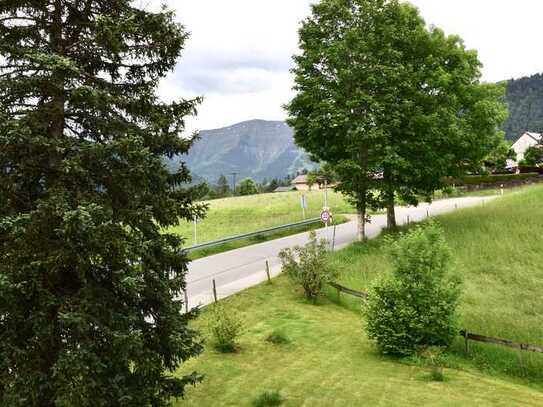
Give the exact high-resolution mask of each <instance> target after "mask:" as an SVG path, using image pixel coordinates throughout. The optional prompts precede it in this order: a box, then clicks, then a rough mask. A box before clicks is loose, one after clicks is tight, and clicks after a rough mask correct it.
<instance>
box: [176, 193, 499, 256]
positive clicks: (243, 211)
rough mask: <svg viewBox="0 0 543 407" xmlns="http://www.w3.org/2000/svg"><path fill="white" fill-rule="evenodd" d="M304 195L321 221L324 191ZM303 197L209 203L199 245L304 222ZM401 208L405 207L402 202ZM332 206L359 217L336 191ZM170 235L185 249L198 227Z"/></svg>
mask: <svg viewBox="0 0 543 407" xmlns="http://www.w3.org/2000/svg"><path fill="white" fill-rule="evenodd" d="M499 192H500V191H499V190H483V191H475V192H469V193H463V192H461V191H459V190H457V191H455V192H454V194H452V195H444V194H442V193H441V192H440V191H438V192H436V194H435V198H436V199H441V198H447V197H452V196H464V195H478V196H481V195H494V194H498V193H499ZM506 193H509V191H508V190H506ZM303 194H304V195H306V199H307V204H308V208H307V210H306V219H310V218H316V217H318V216H319V215H320V212H321V209H322V207H323V204H324V191H312V192H303ZM301 195H302V192H299V191H293V192H282V193H275V194H260V195H251V196H242V197H232V198H224V199H217V200H213V201H209V202H208V203H209V211H208V213H207V215H206V217H205V219H203V220H201V221H200V222H199V223H198V224H197V226H196V241H197V242H199V243H202V242H209V241H212V240H217V239H221V238H225V237H229V236H235V235H239V234H243V233H249V232H255V231H258V230H262V229H267V228H270V227H274V226H279V225H285V224H288V223H293V222H297V221H301V220H303V216H302V209H301V208H300V196H301ZM398 204H401V202H399V203H398ZM328 206H329V207H330V209H331V211H332V213H333V214H334V215H335V216H336V217H338V216H339V215H341V214H354V213H356V211H355V209H354V208H353V206H352V205H350V204H349V203H348V202H347V200H346V199H345V197H344V196H343V195H342V194H341V193H338V192H334V191H333V190H332V189H330V190H329V191H328ZM336 222H340V221H339V219H336ZM310 229H311V228H307V229H305V231H306V230H310ZM169 231H170V232H173V233H177V234H179V235H180V236H182V237H184V238H185V246H191V245H193V244H195V241H194V224H193V223H192V222H185V221H184V222H181V224H179V225H178V226H176V227H173V228H171V229H169ZM303 231H304V230H303V229H298V230H296V229H294V230H292V231H290V232H282V234H280V235H277V237H284V236H287V235H290V234H294V233H300V232H303ZM262 239H263V240H262ZM266 240H269V238H262V237H257V238H255V239H253V240H248V241H246V242H242V243H239V244H237V243H233V244H228V245H225V246H224V248H223V249H211V250H209V251H205V252H200V253H199V254H196V255H195V256H194V257H192V258H193V259H195V258H199V257H204V256H207V255H210V254H216V253H219V252H222V251H225V250H232V249H237V248H239V247H243V246H247V245H248V244H254V243H261V242H263V241H266Z"/></svg>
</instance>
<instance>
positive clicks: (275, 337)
mask: <svg viewBox="0 0 543 407" xmlns="http://www.w3.org/2000/svg"><path fill="white" fill-rule="evenodd" d="M266 341H267V342H270V343H273V344H275V345H286V344H288V343H290V338H289V337H288V336H287V335H286V334H285V333H284V332H283V331H280V330H275V331H273V332H272V333H271V334H269V335H268V337H267V338H266Z"/></svg>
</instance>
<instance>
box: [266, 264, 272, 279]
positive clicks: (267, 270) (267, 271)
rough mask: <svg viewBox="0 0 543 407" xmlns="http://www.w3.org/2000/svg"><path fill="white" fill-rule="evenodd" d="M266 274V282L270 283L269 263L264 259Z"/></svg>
mask: <svg viewBox="0 0 543 407" xmlns="http://www.w3.org/2000/svg"><path fill="white" fill-rule="evenodd" d="M266 275H267V276H268V284H271V276H270V263H269V262H268V260H266Z"/></svg>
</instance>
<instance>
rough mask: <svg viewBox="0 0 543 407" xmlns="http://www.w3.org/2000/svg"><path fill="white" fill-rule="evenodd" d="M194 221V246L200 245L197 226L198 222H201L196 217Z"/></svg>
mask: <svg viewBox="0 0 543 407" xmlns="http://www.w3.org/2000/svg"><path fill="white" fill-rule="evenodd" d="M192 219H193V221H194V244H198V240H197V236H196V225H197V224H198V222H199V221H200V219H198V217H197V216H195V217H194V218H192Z"/></svg>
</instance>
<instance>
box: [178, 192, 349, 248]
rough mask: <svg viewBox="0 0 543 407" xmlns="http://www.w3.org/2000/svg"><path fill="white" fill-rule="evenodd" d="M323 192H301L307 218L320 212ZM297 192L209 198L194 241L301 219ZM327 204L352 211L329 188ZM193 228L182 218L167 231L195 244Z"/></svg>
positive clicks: (236, 233)
mask: <svg viewBox="0 0 543 407" xmlns="http://www.w3.org/2000/svg"><path fill="white" fill-rule="evenodd" d="M323 193H324V192H323V191H312V192H305V193H304V194H305V195H306V199H307V204H308V209H307V210H306V218H307V219H309V218H316V217H318V216H319V214H320V211H321V209H322V206H323ZM300 196H301V193H300V192H298V191H293V192H282V193H275V194H260V195H251V196H242V197H235V198H225V199H217V200H213V201H210V202H209V205H210V207H209V211H208V213H207V216H206V218H205V219H203V220H202V221H201V222H200V223H198V225H197V241H198V242H208V241H211V240H216V239H221V238H224V237H228V236H235V235H239V234H242V233H249V232H255V231H258V230H262V229H266V228H270V227H274V226H279V225H284V224H287V223H292V222H298V221H301V220H303V218H302V209H301V207H300ZM328 206H329V207H330V208H331V210H332V213H334V214H341V213H353V212H354V209H353V208H352V206H351V205H349V204H348V203H347V202H346V201H345V199H344V198H343V196H342V195H341V194H340V193H337V192H333V191H331V190H329V191H328ZM193 228H194V225H193V223H192V222H182V223H181V224H180V225H179V226H176V227H174V228H172V229H170V231H171V232H174V233H177V234H179V235H181V236H183V237H185V238H186V239H187V240H186V245H187V246H190V245H192V244H194V231H193Z"/></svg>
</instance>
